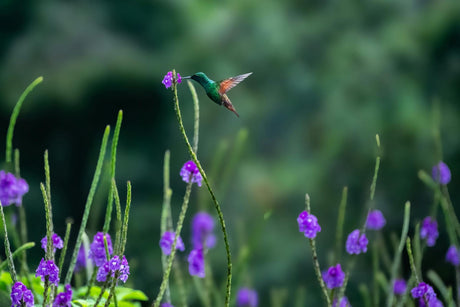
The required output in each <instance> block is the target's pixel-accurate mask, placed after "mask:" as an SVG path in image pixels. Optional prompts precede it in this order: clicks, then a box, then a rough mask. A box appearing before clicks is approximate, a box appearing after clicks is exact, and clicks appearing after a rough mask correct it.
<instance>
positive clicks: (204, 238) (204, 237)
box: [192, 212, 216, 249]
mask: <svg viewBox="0 0 460 307" xmlns="http://www.w3.org/2000/svg"><path fill="white" fill-rule="evenodd" d="M213 231H214V219H213V217H212V216H211V215H210V214H208V213H206V212H198V213H197V214H195V216H194V217H193V220H192V245H193V248H194V249H201V248H203V246H205V247H206V248H213V247H214V246H215V245H216V236H215V235H214V234H213Z"/></svg>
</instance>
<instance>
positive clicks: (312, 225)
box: [297, 211, 321, 239]
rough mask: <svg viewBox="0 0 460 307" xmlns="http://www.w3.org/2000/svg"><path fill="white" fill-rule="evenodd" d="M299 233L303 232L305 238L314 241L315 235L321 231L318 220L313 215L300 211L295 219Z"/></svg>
mask: <svg viewBox="0 0 460 307" xmlns="http://www.w3.org/2000/svg"><path fill="white" fill-rule="evenodd" d="M297 223H298V224H299V231H300V232H303V233H304V235H305V237H307V238H309V239H314V238H315V237H316V233H317V232H320V231H321V226H320V225H319V224H318V219H317V218H316V216H314V215H313V214H310V213H308V212H307V211H302V212H301V213H300V214H299V217H298V218H297Z"/></svg>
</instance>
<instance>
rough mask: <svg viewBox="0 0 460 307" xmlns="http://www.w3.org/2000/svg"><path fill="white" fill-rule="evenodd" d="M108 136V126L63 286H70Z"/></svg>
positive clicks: (99, 174)
mask: <svg viewBox="0 0 460 307" xmlns="http://www.w3.org/2000/svg"><path fill="white" fill-rule="evenodd" d="M109 134H110V126H107V127H106V128H105V131H104V136H103V137H102V143H101V148H100V151H99V157H98V160H97V164H96V171H95V172H94V177H93V181H92V183H91V188H90V190H89V193H88V198H87V199H86V205H85V211H84V213H83V218H82V220H81V226H80V230H79V232H78V236H77V242H76V243H75V248H74V250H73V254H72V258H71V260H70V265H69V269H68V271H67V275H66V278H65V282H64V284H70V280H71V279H72V275H73V272H74V269H75V264H76V263H77V255H78V251H79V249H80V245H81V242H82V236H83V233H84V232H85V228H86V223H87V222H88V216H89V212H90V209H91V205H92V203H93V198H94V194H95V193H96V188H97V185H98V183H99V178H100V176H101V170H102V164H103V162H104V157H105V150H106V148H107V140H108V138H109Z"/></svg>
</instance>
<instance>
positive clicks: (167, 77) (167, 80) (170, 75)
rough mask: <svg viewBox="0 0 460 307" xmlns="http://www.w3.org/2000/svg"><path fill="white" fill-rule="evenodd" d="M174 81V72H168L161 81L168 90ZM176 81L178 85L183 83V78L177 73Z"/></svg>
mask: <svg viewBox="0 0 460 307" xmlns="http://www.w3.org/2000/svg"><path fill="white" fill-rule="evenodd" d="M173 81H174V76H173V73H172V71H168V73H167V74H166V75H165V77H164V78H163V81H161V83H163V84H164V86H165V87H166V88H170V87H171V85H172V84H173ZM176 81H177V83H181V82H182V77H181V76H180V74H179V73H177V80H176Z"/></svg>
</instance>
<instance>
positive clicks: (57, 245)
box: [40, 233, 64, 253]
mask: <svg viewBox="0 0 460 307" xmlns="http://www.w3.org/2000/svg"><path fill="white" fill-rule="evenodd" d="M51 241H53V253H54V252H56V248H58V249H62V248H63V247H64V241H62V239H61V237H60V236H58V235H57V234H55V233H53V235H52V236H51ZM40 242H41V243H42V248H43V250H44V251H46V245H47V244H48V237H47V236H45V237H44V238H43V239H42V240H41V241H40Z"/></svg>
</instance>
